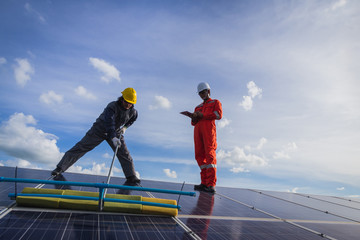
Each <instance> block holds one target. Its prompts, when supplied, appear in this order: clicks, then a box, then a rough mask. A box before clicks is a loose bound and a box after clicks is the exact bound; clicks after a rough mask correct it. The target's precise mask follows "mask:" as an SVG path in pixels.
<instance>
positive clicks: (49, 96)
mask: <svg viewBox="0 0 360 240" xmlns="http://www.w3.org/2000/svg"><path fill="white" fill-rule="evenodd" d="M63 99H64V97H63V96H62V95H60V94H57V93H55V92H54V91H52V90H51V91H49V92H47V93H43V94H41V95H40V98H39V100H40V102H42V103H45V104H47V105H50V104H60V103H62V102H63Z"/></svg>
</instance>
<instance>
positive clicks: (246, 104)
mask: <svg viewBox="0 0 360 240" xmlns="http://www.w3.org/2000/svg"><path fill="white" fill-rule="evenodd" d="M246 87H247V88H248V96H243V101H242V102H241V103H239V106H241V107H243V108H244V109H245V111H249V110H251V109H252V107H253V99H254V98H255V97H259V98H261V97H262V95H261V94H262V89H261V88H259V87H258V86H256V84H255V83H254V82H253V81H250V82H248V84H247V85H246Z"/></svg>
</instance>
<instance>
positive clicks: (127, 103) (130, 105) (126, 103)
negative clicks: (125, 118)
mask: <svg viewBox="0 0 360 240" xmlns="http://www.w3.org/2000/svg"><path fill="white" fill-rule="evenodd" d="M122 104H123V107H124V108H125V109H129V108H131V107H132V106H133V104H132V103H129V102H127V101H125V99H123V101H122Z"/></svg>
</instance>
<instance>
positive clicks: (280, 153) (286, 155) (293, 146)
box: [273, 142, 298, 159]
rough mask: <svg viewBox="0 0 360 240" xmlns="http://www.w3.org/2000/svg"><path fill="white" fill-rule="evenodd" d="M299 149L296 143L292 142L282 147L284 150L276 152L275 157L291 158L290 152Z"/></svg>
mask: <svg viewBox="0 0 360 240" xmlns="http://www.w3.org/2000/svg"><path fill="white" fill-rule="evenodd" d="M297 149H298V147H297V145H296V143H294V142H291V143H288V144H287V145H286V146H284V147H283V148H282V150H280V151H278V152H275V153H274V155H273V158H274V159H290V158H291V157H290V153H292V152H295V151H296V150H297Z"/></svg>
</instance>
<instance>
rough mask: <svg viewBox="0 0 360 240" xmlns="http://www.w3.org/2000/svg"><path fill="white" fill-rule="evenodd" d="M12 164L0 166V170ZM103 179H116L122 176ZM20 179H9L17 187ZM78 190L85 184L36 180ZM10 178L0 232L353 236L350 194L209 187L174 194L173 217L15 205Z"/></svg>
mask: <svg viewBox="0 0 360 240" xmlns="http://www.w3.org/2000/svg"><path fill="white" fill-rule="evenodd" d="M14 173H15V169H14V168H9V167H0V176H2V177H14ZM17 177H18V178H33V179H49V177H50V172H49V171H45V170H33V169H21V168H19V169H18V171H17ZM56 180H58V181H78V182H92V183H101V182H106V176H95V175H85V174H75V173H64V174H63V176H61V177H59V178H57V179H56ZM110 183H111V184H119V185H122V184H123V183H124V179H123V178H112V179H111V182H110ZM141 185H142V187H149V188H160V189H169V190H177V191H178V190H181V189H182V187H183V189H182V190H183V191H193V185H190V184H185V185H184V186H182V184H181V183H169V182H159V181H149V180H142V183H141ZM25 186H31V187H35V186H37V185H36V184H24V183H18V184H17V191H18V192H20V191H21V190H22V189H23V188H24V187H25ZM37 187H43V188H61V189H64V188H66V189H73V190H81V191H98V190H97V189H96V188H91V187H76V186H65V185H60V186H59V185H45V186H37ZM14 191H15V186H14V183H6V182H1V183H0V209H1V213H0V239H6V240H8V239H36V240H39V239H254V240H255V239H359V236H360V202H358V200H356V199H344V198H339V197H330V196H319V195H303V194H294V193H283V192H271V191H258V190H251V189H238V188H224V187H217V193H216V194H214V195H212V194H209V193H204V192H197V196H196V197H189V196H181V197H180V201H179V205H181V210H180V211H179V215H178V216H177V217H168V216H150V215H136V214H121V213H103V212H90V211H86V212H85V211H71V210H60V209H39V208H24V207H18V206H16V205H15V204H14V201H13V200H10V199H9V198H8V196H7V195H8V193H12V192H14ZM108 193H118V194H130V195H141V196H145V197H155V198H166V199H175V200H179V196H178V195H173V194H164V193H156V192H152V193H149V192H144V191H129V190H116V189H109V190H108Z"/></svg>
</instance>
